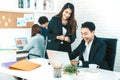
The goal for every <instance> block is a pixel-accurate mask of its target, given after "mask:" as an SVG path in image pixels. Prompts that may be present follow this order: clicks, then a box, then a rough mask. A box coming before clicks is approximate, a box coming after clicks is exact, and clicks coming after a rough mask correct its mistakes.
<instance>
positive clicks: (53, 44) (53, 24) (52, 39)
mask: <svg viewBox="0 0 120 80" xmlns="http://www.w3.org/2000/svg"><path fill="white" fill-rule="evenodd" d="M62 26H63V25H62V20H61V17H52V19H51V20H50V22H49V25H48V30H47V37H48V40H47V49H52V50H59V46H60V44H61V41H60V40H57V39H56V37H57V36H59V35H62ZM68 27H69V26H68ZM66 36H69V38H70V41H71V42H70V43H67V42H65V41H63V42H64V46H65V48H64V49H63V50H65V49H66V50H65V51H66V52H69V51H70V50H71V43H72V42H73V41H74V40H75V38H76V34H74V35H70V32H69V31H67V34H66Z"/></svg>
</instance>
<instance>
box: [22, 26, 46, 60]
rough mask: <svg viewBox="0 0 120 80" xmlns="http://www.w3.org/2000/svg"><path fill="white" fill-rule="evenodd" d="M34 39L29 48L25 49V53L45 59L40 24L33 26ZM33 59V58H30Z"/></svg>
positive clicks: (28, 45)
mask: <svg viewBox="0 0 120 80" xmlns="http://www.w3.org/2000/svg"><path fill="white" fill-rule="evenodd" d="M31 32H32V38H31V40H30V42H29V43H28V44H27V46H26V47H25V48H24V50H25V51H29V53H30V54H36V55H39V56H41V57H43V54H44V37H43V36H42V35H41V29H40V26H39V25H38V24H34V25H33V26H32V31H31ZM30 58H31V57H30Z"/></svg>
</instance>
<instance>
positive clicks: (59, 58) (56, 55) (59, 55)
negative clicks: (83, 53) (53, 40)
mask: <svg viewBox="0 0 120 80" xmlns="http://www.w3.org/2000/svg"><path fill="white" fill-rule="evenodd" d="M47 55H48V59H49V60H50V61H55V62H59V63H61V64H62V66H65V65H70V64H71V63H70V59H69V55H68V53H67V52H63V51H55V50H47Z"/></svg>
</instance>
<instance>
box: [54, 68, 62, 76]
mask: <svg viewBox="0 0 120 80" xmlns="http://www.w3.org/2000/svg"><path fill="white" fill-rule="evenodd" d="M53 70H54V71H53V75H54V78H61V68H54V69H53Z"/></svg>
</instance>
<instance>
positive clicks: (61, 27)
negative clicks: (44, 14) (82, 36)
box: [47, 3, 77, 53]
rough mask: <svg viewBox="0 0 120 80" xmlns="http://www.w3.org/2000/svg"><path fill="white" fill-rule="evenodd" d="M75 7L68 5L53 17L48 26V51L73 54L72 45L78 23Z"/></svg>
mask: <svg viewBox="0 0 120 80" xmlns="http://www.w3.org/2000/svg"><path fill="white" fill-rule="evenodd" d="M74 12H75V11H74V5H73V4H71V3H66V4H65V5H64V6H63V8H62V10H61V11H60V12H59V13H58V14H57V15H55V16H54V17H52V19H51V20H50V22H49V24H48V31H47V36H48V40H47V49H51V50H58V51H65V52H69V53H70V52H71V43H72V42H74V40H75V38H76V26H77V22H76V20H75V18H74Z"/></svg>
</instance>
